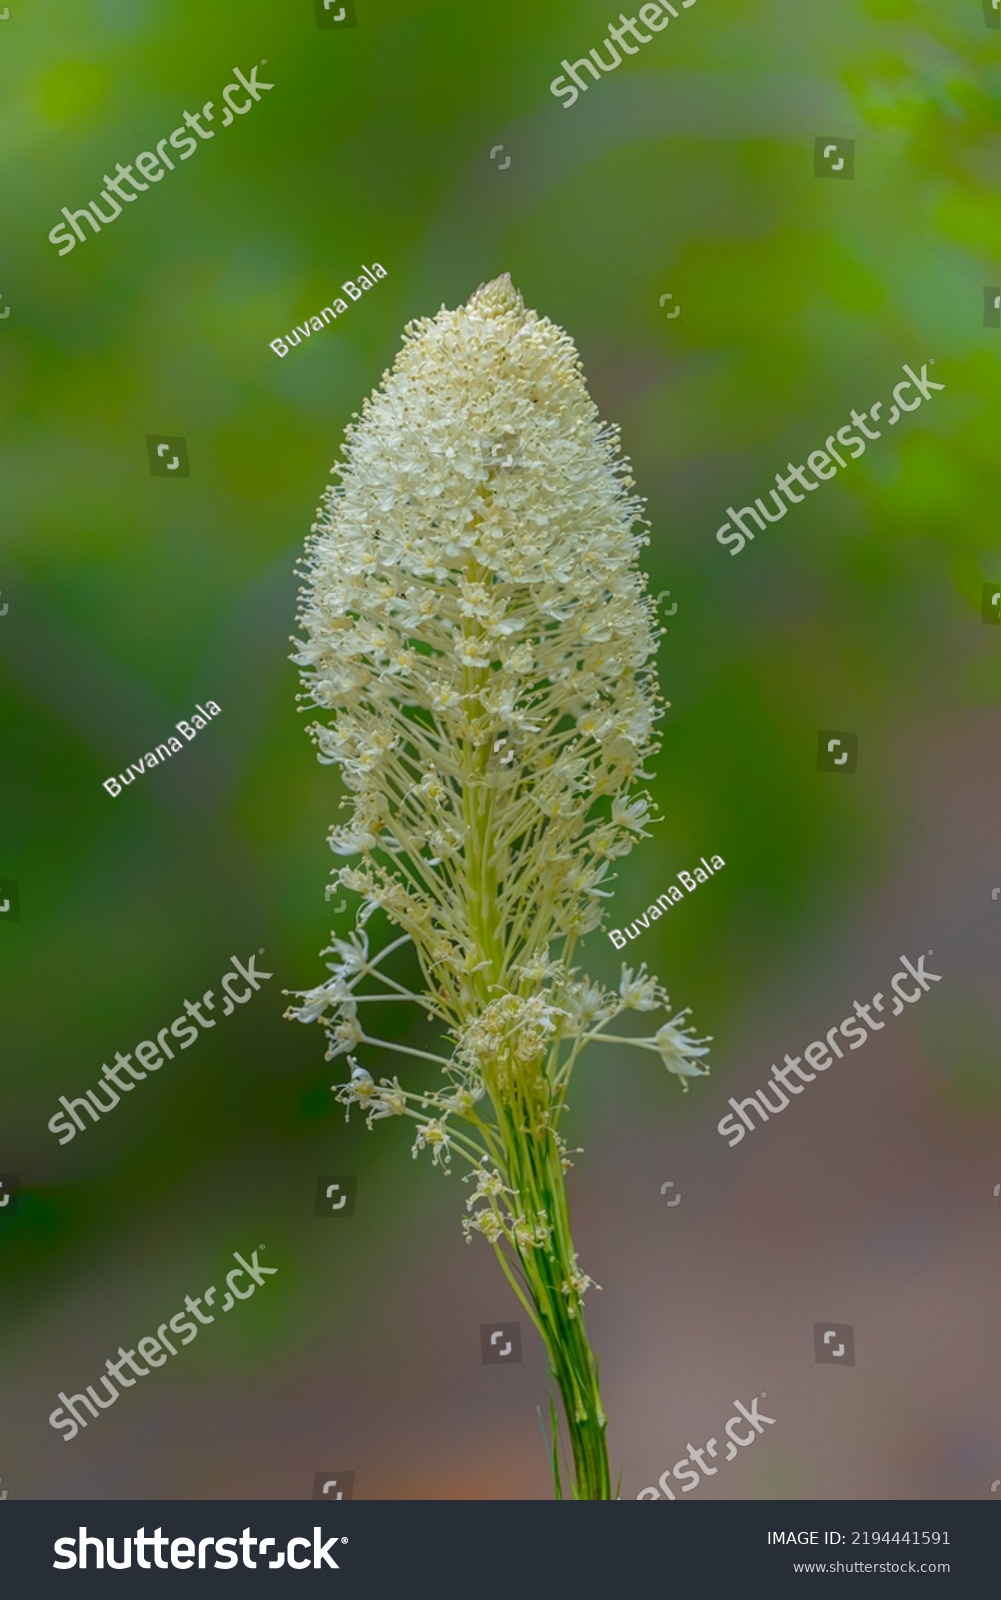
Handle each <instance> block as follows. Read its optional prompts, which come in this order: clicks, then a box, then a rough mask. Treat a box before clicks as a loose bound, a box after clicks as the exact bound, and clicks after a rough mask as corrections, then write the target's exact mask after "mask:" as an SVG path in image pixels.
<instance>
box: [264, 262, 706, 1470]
mask: <svg viewBox="0 0 1001 1600" xmlns="http://www.w3.org/2000/svg"><path fill="white" fill-rule="evenodd" d="M332 475H333V477H334V478H335V480H336V481H335V482H334V483H333V484H332V485H331V486H330V487H329V488H328V489H327V490H326V492H325V494H324V496H323V502H322V504H321V506H320V508H319V510H318V512H317V520H316V522H315V523H314V525H313V529H312V534H311V537H310V539H309V541H308V544H307V552H306V557H305V561H304V563H303V566H302V568H301V576H302V579H303V586H302V589H301V591H300V606H299V614H298V621H299V628H300V637H299V638H298V639H296V640H295V641H294V643H295V653H294V656H293V659H294V660H295V661H296V662H297V664H298V666H299V667H300V669H301V678H302V684H303V689H304V693H303V694H302V695H301V696H300V699H302V700H303V701H304V702H305V703H306V705H307V706H310V707H312V708H313V709H314V710H315V712H316V713H317V715H316V717H315V720H314V721H313V722H312V724H311V726H310V733H311V736H312V738H313V740H314V742H315V745H316V750H317V756H318V759H319V760H320V761H321V762H322V763H324V764H326V765H332V766H334V767H336V768H337V769H338V772H339V776H340V779H341V782H342V787H343V791H344V793H343V801H342V805H343V808H344V810H345V812H346V818H345V820H343V821H341V822H340V823H338V824H337V825H335V826H334V827H332V828H331V830H330V833H329V843H330V847H331V850H332V852H333V853H334V855H335V856H338V857H341V858H346V860H345V864H343V865H341V866H339V867H337V868H336V869H335V871H334V874H333V886H332V887H333V890H334V891H335V892H336V890H338V889H346V890H349V891H350V892H352V893H354V894H356V895H358V896H359V897H360V902H361V903H360V906H359V909H358V912H357V918H356V921H357V926H356V928H355V930H354V931H353V932H352V933H350V934H349V935H348V937H347V939H336V938H335V939H334V940H333V942H332V944H331V947H330V948H329V949H328V950H326V951H324V955H325V956H332V957H333V959H332V960H331V961H329V962H328V968H329V971H330V974H331V976H330V978H329V979H328V980H326V981H325V982H323V983H321V984H319V985H317V986H315V987H314V988H312V989H308V990H305V991H301V992H299V993H298V994H297V996H296V997H297V999H298V1000H299V1002H300V1003H299V1004H298V1005H297V1006H291V1007H290V1008H289V1011H288V1013H287V1015H289V1016H291V1017H294V1018H296V1019H297V1020H299V1021H301V1022H319V1023H320V1025H321V1027H322V1028H323V1030H324V1031H325V1033H326V1035H327V1043H328V1051H327V1054H328V1058H330V1057H332V1056H338V1055H342V1054H344V1055H347V1059H348V1066H349V1069H350V1078H349V1080H348V1081H347V1082H346V1083H342V1084H340V1085H337V1086H335V1093H336V1094H337V1098H338V1100H339V1101H340V1102H341V1103H342V1104H343V1105H344V1107H345V1112H346V1113H347V1112H348V1111H349V1110H350V1107H351V1106H352V1105H360V1106H361V1107H362V1108H363V1111H364V1114H365V1116H366V1120H367V1122H368V1125H369V1126H371V1125H372V1123H373V1122H374V1121H376V1120H380V1119H382V1118H386V1117H391V1116H392V1117H395V1116H402V1117H408V1118H410V1119H412V1120H413V1121H414V1122H415V1137H414V1145H413V1153H414V1155H415V1156H416V1155H418V1154H420V1153H421V1151H425V1150H429V1151H430V1152H431V1155H432V1158H433V1160H434V1161H435V1163H436V1164H438V1165H440V1166H442V1167H443V1168H445V1169H446V1170H448V1168H449V1165H450V1163H451V1162H452V1161H453V1160H457V1161H460V1162H461V1163H462V1164H464V1165H465V1166H466V1167H467V1168H468V1169H469V1173H470V1175H472V1176H474V1177H475V1180H476V1183H475V1189H474V1192H473V1193H472V1195H471V1196H470V1198H469V1199H468V1200H467V1202H466V1206H467V1211H468V1212H469V1213H470V1214H469V1215H467V1216H466V1218H465V1219H464V1224H463V1226H464V1231H465V1234H466V1237H467V1239H469V1238H470V1237H471V1235H472V1234H473V1233H474V1232H475V1233H480V1234H482V1235H483V1236H484V1237H485V1238H486V1239H487V1240H488V1241H489V1242H490V1243H491V1244H492V1245H493V1246H494V1248H495V1249H496V1250H497V1252H498V1254H499V1255H500V1256H501V1258H502V1260H503V1262H504V1265H505V1271H506V1272H507V1273H508V1276H509V1277H511V1278H514V1277H515V1275H517V1279H518V1281H520V1283H521V1285H522V1286H523V1293H524V1295H525V1296H527V1297H529V1301H530V1303H531V1305H532V1306H533V1308H534V1312H533V1314H534V1315H535V1320H536V1326H537V1327H538V1328H539V1330H540V1332H541V1333H542V1336H543V1338H544V1339H545V1340H546V1342H547V1349H548V1352H549V1356H550V1361H551V1365H552V1370H553V1372H554V1374H555V1376H556V1381H557V1383H558V1384H559V1386H560V1391H561V1395H562V1398H563V1402H564V1410H565V1414H566V1417H567V1421H568V1426H570V1427H571V1428H572V1429H576V1428H583V1429H585V1430H586V1429H587V1428H596V1429H598V1431H599V1433H600V1430H602V1429H603V1428H604V1423H605V1418H604V1412H603V1410H602V1407H601V1402H600V1397H599V1395H598V1389H597V1368H596V1365H595V1364H594V1363H593V1359H592V1358H591V1357H590V1355H589V1353H588V1355H587V1357H586V1359H585V1358H582V1357H581V1354H580V1353H581V1351H582V1350H584V1351H587V1349H588V1347H587V1345H586V1339H585V1338H584V1330H583V1326H582V1323H581V1322H580V1321H578V1322H577V1323H576V1324H575V1325H574V1328H573V1329H572V1330H571V1332H572V1338H571V1332H568V1331H567V1329H566V1319H568V1318H571V1319H572V1318H580V1317H581V1314H582V1308H581V1302H582V1297H583V1295H584V1293H585V1291H586V1290H587V1288H588V1287H589V1286H590V1285H591V1279H590V1278H589V1276H588V1275H587V1274H586V1273H585V1272H583V1271H582V1270H581V1268H580V1267H579V1266H578V1265H577V1257H576V1254H575V1253H574V1251H573V1248H572V1241H571V1239H570V1233H569V1223H568V1220H567V1208H566V1196H565V1188H564V1173H565V1172H566V1170H567V1168H568V1167H569V1166H570V1165H571V1160H570V1156H571V1152H570V1150H569V1147H568V1145H567V1143H566V1141H565V1139H564V1137H563V1135H562V1133H561V1131H560V1122H561V1119H562V1117H563V1115H564V1113H565V1112H566V1110H567V1101H566V1095H567V1088H568V1084H569V1079H570V1074H571V1071H572V1069H573V1067H574V1065H575V1063H576V1061H577V1058H578V1056H579V1054H580V1052H581V1050H582V1049H583V1048H584V1047H585V1046H587V1045H589V1044H591V1043H601V1042H603V1041H607V1042H608V1043H610V1044H612V1045H614V1046H615V1047H616V1049H617V1050H620V1049H621V1047H624V1046H635V1047H638V1049H639V1050H641V1051H644V1052H648V1053H650V1052H653V1053H655V1054H657V1055H659V1056H660V1058H661V1060H662V1061H663V1062H664V1064H665V1066H666V1067H667V1069H668V1070H669V1071H670V1072H671V1073H673V1074H675V1075H677V1076H678V1078H679V1079H680V1081H681V1086H682V1088H687V1082H686V1080H687V1079H688V1078H690V1077H695V1076H703V1075H704V1074H705V1072H706V1071H707V1070H708V1069H707V1067H706V1066H705V1065H704V1064H703V1059H704V1057H705V1056H706V1055H707V1049H708V1041H707V1040H704V1039H698V1038H696V1037H695V1036H694V1035H693V1034H692V1033H691V1032H690V1031H689V1030H688V1029H687V1028H686V1027H685V1026H684V1024H685V1020H686V1018H687V1015H688V1013H687V1012H680V1013H678V1014H677V1015H676V1016H674V1017H673V1018H670V1008H669V1003H668V997H667V995H666V994H665V992H664V990H663V988H662V987H661V985H660V983H659V982H658V980H657V979H656V978H655V977H653V976H652V975H650V974H649V973H648V972H647V970H646V968H645V967H641V968H640V969H639V971H638V972H633V971H632V970H631V969H629V968H623V971H622V975H621V979H620V982H619V985H618V990H617V992H616V991H614V990H608V989H605V988H604V987H602V986H601V985H598V984H595V983H593V982H592V981H591V980H589V979H588V978H587V977H586V976H585V975H583V974H582V973H581V972H580V971H579V969H578V968H576V967H575V966H574V965H573V958H574V953H575V948H576V945H577V943H578V941H579V939H580V938H581V937H582V936H583V935H585V934H587V933H590V932H592V931H593V930H595V929H597V928H599V927H600V926H601V924H602V921H603V918H604V915H605V903H606V901H607V900H608V899H609V898H610V896H611V894H612V892H613V885H614V882H615V864H616V863H617V861H618V860H619V859H621V858H622V857H623V856H625V855H627V854H628V853H629V851H630V850H631V849H632V848H633V846H634V845H635V844H636V842H637V840H638V839H641V838H645V837H647V836H648V834H647V830H648V827H649V825H650V824H651V823H652V822H653V821H654V820H655V813H654V809H653V805H652V802H651V799H650V796H649V795H648V794H647V793H646V792H645V791H644V790H642V789H640V788H637V785H639V784H642V783H644V782H646V781H647V780H648V779H649V776H650V774H649V772H648V771H647V767H648V764H649V763H650V761H651V759H652V758H653V756H654V755H655V754H656V752H657V750H658V748H659V745H658V743H657V737H656V734H657V726H658V723H659V721H660V719H661V717H662V716H663V713H664V702H663V701H662V700H661V698H660V694H659V690H658V687H657V682H656V676H655V654H656V649H657V644H658V639H659V637H660V630H659V628H658V625H657V618H656V607H655V603H654V602H653V601H652V600H651V599H650V597H649V596H648V595H647V584H646V577H645V574H644V573H643V571H642V569H641V567H640V564H639V557H640V553H641V551H642V548H643V546H644V545H645V544H646V543H647V542H648V541H647V535H646V532H645V526H646V525H645V523H644V521H643V518H642V503H641V502H640V500H639V499H638V498H637V497H636V496H635V495H634V493H633V480H632V476H631V473H630V468H629V463H628V461H627V460H626V459H625V458H624V457H623V456H622V454H621V452H620V448H619V438H618V432H617V430H616V429H615V428H614V427H611V426H609V425H608V424H606V423H603V422H602V421H601V420H600V418H599V416H598V413H597V411H596V408H595V406H594V404H593V402H592V401H591V399H590V397H589V395H588V393H587V390H586V388H585V385H584V381H583V376H582V373H581V366H580V360H579V357H578V355H577V352H576V350H575V348H574V345H573V343H572V341H571V340H570V338H569V337H568V335H567V334H566V333H564V332H563V330H562V329H561V328H558V327H556V326H555V325H554V324H553V323H551V322H549V321H548V320H547V319H546V318H545V317H540V316H539V315H537V314H536V313H535V312H534V311H531V310H529V309H527V308H526V306H525V304H524V302H523V300H522V298H521V296H520V295H519V294H518V293H517V291H516V290H515V289H514V288H513V286H512V284H511V282H510V279H509V278H507V277H506V276H505V277H503V278H498V279H496V280H495V281H494V282H493V283H489V284H487V285H485V286H484V287H482V288H481V289H479V290H478V291H477V292H476V294H474V295H473V296H472V298H471V299H470V300H469V301H468V303H467V304H466V305H464V306H460V307H459V308H458V309H457V310H454V311H449V310H445V309H442V311H441V312H440V313H439V314H438V315H437V316H436V317H433V318H425V319H422V320H420V321H418V322H415V323H413V324H411V325H410V326H409V327H408V328H407V330H406V339H405V342H404V345H403V348H402V349H401V351H400V353H399V355H398V356H397V359H396V362H395V364H394V366H393V368H392V370H391V371H390V372H387V373H386V374H385V375H384V377H383V380H382V382H381V384H380V386H379V387H378V389H377V390H376V391H375V392H374V394H372V396H371V397H370V398H369V399H368V400H366V401H365V402H364V404H363V406H362V410H361V413H360V415H358V416H357V417H356V419H355V420H354V421H353V422H352V423H351V424H350V426H349V427H348V428H347V430H346V436H345V445H344V449H343V460H342V461H341V462H339V463H338V464H337V465H336V466H335V467H334V468H333V473H332ZM380 912H381V913H384V914H385V916H386V918H387V919H388V921H389V922H390V924H392V925H393V927H394V928H395V929H396V930H398V936H392V937H391V942H389V943H384V944H383V945H382V946H381V947H380V948H379V949H377V950H374V951H373V947H372V944H371V943H370V938H369V931H368V929H369V925H370V924H373V920H374V925H375V926H380V923H379V918H378V913H380ZM403 946H409V947H410V959H411V963H413V961H414V960H416V964H417V966H418V968H419V977H417V978H416V979H414V978H411V980H410V982H409V983H404V982H403V981H402V978H401V977H400V975H399V974H398V973H397V972H396V970H395V966H394V964H393V963H392V962H390V961H389V958H390V957H391V956H392V955H393V953H394V952H395V951H396V950H397V949H398V948H401V947H403ZM404 1003H412V1004H413V1005H416V1006H417V1007H419V1008H420V1009H421V1011H422V1013H423V1018H424V1020H425V1022H430V1023H432V1024H433V1028H427V1027H424V1028H422V1029H421V1030H419V1031H417V1030H411V1031H409V1032H401V1030H400V1029H393V1028H386V1029H383V1028H381V1027H380V1025H379V1023H378V1021H377V1020H376V1019H378V1018H379V1017H380V1016H381V1015H383V1014H384V1011H385V1008H387V1007H389V1006H394V1007H395V1006H398V1005H399V1004H404ZM655 1010H663V1011H665V1012H666V1013H667V1014H668V1017H669V1020H668V1021H666V1022H664V1023H663V1025H662V1026H661V1027H660V1028H659V1029H658V1030H657V1032H656V1033H654V1034H652V1035H650V1036H649V1037H646V1038H639V1037H623V1036H619V1035H615V1034H612V1033H610V1032H609V1031H608V1029H609V1027H610V1025H611V1024H612V1022H613V1021H614V1019H615V1018H616V1017H618V1016H620V1015H622V1014H623V1013H626V1012H636V1013H647V1012H651V1011H655ZM384 1032H385V1033H389V1035H390V1037H389V1038H385V1037H383V1033H384ZM401 1040H405V1041H406V1042H401ZM394 1041H396V1042H394ZM357 1049H363V1050H364V1051H365V1052H366V1059H369V1054H368V1053H369V1052H371V1058H372V1059H373V1060H379V1059H381V1056H382V1054H384V1053H391V1052H394V1051H395V1052H396V1053H397V1055H398V1056H400V1057H401V1058H403V1059H407V1060H408V1064H409V1061H411V1060H413V1059H414V1058H417V1059H419V1060H422V1061H428V1062H430V1063H432V1064H433V1065H436V1066H437V1069H438V1071H437V1075H436V1087H434V1088H431V1089H424V1090H420V1091H414V1090H411V1089H408V1088H404V1087H403V1085H402V1084H401V1082H400V1080H399V1079H398V1078H392V1079H390V1078H382V1079H381V1080H380V1082H379V1083H378V1084H377V1083H376V1082H375V1080H374V1078H373V1077H372V1075H371V1073H370V1072H369V1070H368V1069H367V1068H366V1067H362V1066H360V1065H359V1064H358V1062H357V1061H356V1059H355V1055H354V1053H353V1052H354V1051H355V1050H357ZM573 1153H574V1154H576V1153H577V1152H576V1151H574V1152H573ZM519 1292H522V1291H521V1290H520V1291H519ZM526 1303H527V1302H526ZM561 1328H562V1329H563V1330H564V1335H565V1337H564V1335H561V1334H560V1332H559V1330H560V1329H561ZM582 1341H583V1343H582ZM571 1345H572V1348H573V1351H574V1352H575V1353H574V1354H573V1356H572V1357H568V1356H567V1351H568V1350H569V1349H570V1348H571ZM575 1460H576V1461H577V1464H578V1468H579V1469H580V1470H581V1471H584V1468H581V1463H582V1462H585V1461H586V1462H588V1463H589V1465H588V1466H587V1468H586V1471H585V1478H584V1479H581V1480H580V1481H579V1482H578V1486H577V1491H578V1493H580V1494H582V1495H583V1497H584V1498H611V1489H610V1482H611V1480H610V1477H609V1474H608V1469H607V1455H605V1454H604V1445H603V1442H602V1443H601V1445H600V1446H594V1443H593V1440H592V1442H591V1443H590V1444H589V1445H588V1447H587V1449H583V1447H582V1449H581V1451H578V1452H577V1453H576V1454H575ZM585 1479H586V1481H585Z"/></svg>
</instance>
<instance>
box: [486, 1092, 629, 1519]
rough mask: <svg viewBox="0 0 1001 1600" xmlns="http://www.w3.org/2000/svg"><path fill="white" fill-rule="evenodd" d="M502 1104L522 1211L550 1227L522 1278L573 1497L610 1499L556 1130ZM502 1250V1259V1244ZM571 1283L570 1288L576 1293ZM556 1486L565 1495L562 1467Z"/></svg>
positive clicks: (593, 1361) (601, 1415)
mask: <svg viewBox="0 0 1001 1600" xmlns="http://www.w3.org/2000/svg"><path fill="white" fill-rule="evenodd" d="M495 1104H496V1109H497V1113H498V1120H499V1122H500V1124H501V1128H502V1132H503V1135H504V1147H505V1158H506V1160H505V1165H506V1166H507V1170H508V1174H509V1177H510V1183H511V1187H512V1188H513V1189H514V1190H515V1192H516V1195H517V1197H518V1199H517V1202H516V1203H517V1204H519V1205H520V1212H521V1216H522V1218H524V1220H525V1223H526V1224H527V1226H529V1227H534V1226H536V1225H537V1223H538V1222H539V1221H540V1219H541V1218H544V1220H545V1224H546V1225H547V1226H548V1228H549V1229H550V1230H551V1231H550V1233H549V1238H548V1243H547V1244H539V1245H537V1246H535V1247H533V1246H531V1245H527V1244H525V1243H516V1244H515V1249H516V1253H517V1260H518V1267H519V1268H520V1274H519V1275H520V1278H521V1281H522V1284H523V1287H524V1291H525V1294H526V1296H527V1299H528V1301H529V1302H530V1303H531V1306H532V1308H533V1310H534V1316H533V1321H534V1323H535V1326H536V1328H537V1329H538V1331H539V1334H540V1336H541V1338H542V1342H543V1345H544V1347H545V1351H546V1358H547V1361H548V1365H549V1370H550V1373H551V1375H552V1378H553V1381H554V1383H555V1384H556V1387H557V1389H558V1390H559V1394H560V1399H561V1401H562V1404H563V1415H564V1421H565V1425H566V1430H567V1436H568V1439H569V1443H570V1450H571V1455H572V1458H573V1469H574V1498H575V1499H578V1500H611V1499H614V1495H613V1493H612V1486H611V1473H610V1471H609V1465H608V1447H607V1444H606V1439H605V1429H606V1426H607V1423H606V1418H605V1412H604V1408H603V1406H602V1403H601V1392H600V1387H599V1380H598V1362H597V1358H596V1357H595V1354H594V1352H593V1350H592V1349H591V1345H590V1343H589V1341H588V1337H587V1328H586V1325H585V1321H584V1312H583V1306H582V1304H581V1296H580V1295H579V1294H578V1293H577V1291H576V1289H574V1288H573V1287H572V1284H573V1276H574V1273H575V1272H576V1270H577V1265H576V1255H575V1252H574V1248H573V1238H572V1235H571V1232H570V1216H569V1210H568V1206H567V1194H566V1182H565V1177H564V1173H563V1167H562V1162H561V1158H560V1151H559V1147H558V1145H557V1142H556V1138H555V1136H554V1134H553V1133H552V1131H550V1130H549V1129H547V1128H541V1129H539V1130H538V1131H531V1130H532V1127H533V1124H532V1123H530V1122H528V1121H527V1120H526V1118H525V1116H524V1115H523V1114H522V1115H519V1111H520V1112H521V1113H524V1112H525V1111H527V1107H525V1106H524V1105H522V1106H521V1107H519V1106H518V1105H517V1104H515V1105H513V1106H512V1105H511V1104H510V1103H508V1102H504V1103H500V1104H497V1103H496V1102H495ZM498 1254H499V1255H501V1257H502V1260H503V1258H504V1257H503V1251H502V1250H501V1249H500V1248H498ZM506 1264H507V1263H506V1262H505V1265H506ZM509 1275H510V1274H509ZM564 1285H568V1286H570V1288H569V1292H568V1291H567V1289H565V1288H564ZM555 1470H556V1469H555V1468H554V1472H555ZM556 1490H557V1494H559V1492H560V1486H559V1478H558V1472H556Z"/></svg>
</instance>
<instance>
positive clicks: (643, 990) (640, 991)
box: [619, 962, 667, 1011]
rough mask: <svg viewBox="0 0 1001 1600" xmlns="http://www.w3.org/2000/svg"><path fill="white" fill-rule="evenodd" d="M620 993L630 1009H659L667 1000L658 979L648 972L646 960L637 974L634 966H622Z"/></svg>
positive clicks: (624, 1003) (623, 1001)
mask: <svg viewBox="0 0 1001 1600" xmlns="http://www.w3.org/2000/svg"><path fill="white" fill-rule="evenodd" d="M619 995H620V997H621V999H622V1004H623V1005H624V1006H625V1007H626V1008H627V1009H628V1010H630V1011H657V1010H658V1009H659V1008H660V1007H661V1006H662V1005H664V1004H665V1003H666V1001H667V996H666V994H665V993H664V991H663V989H662V988H661V986H660V984H659V983H658V982H657V979H656V978H651V976H650V974H649V973H648V972H647V970H646V962H644V963H643V965H642V966H641V967H640V969H639V971H638V972H637V973H636V975H635V976H634V975H633V969H632V967H626V966H624V967H623V968H622V977H621V978H620V980H619Z"/></svg>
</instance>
